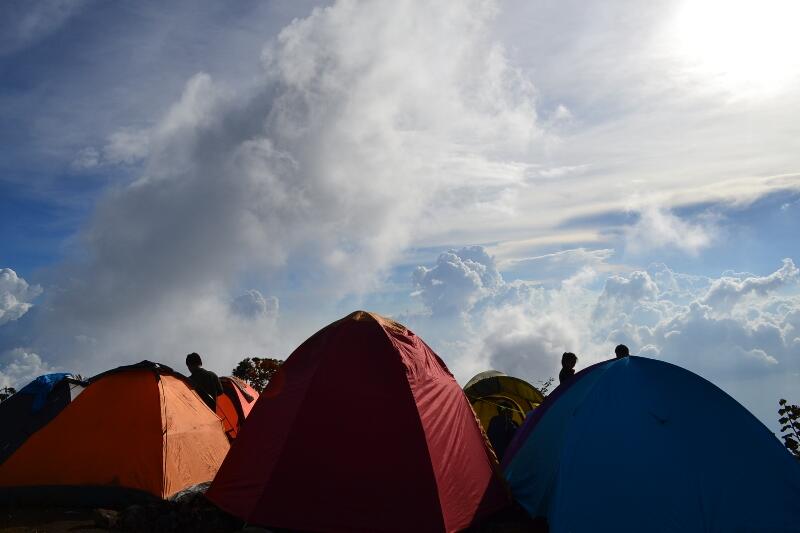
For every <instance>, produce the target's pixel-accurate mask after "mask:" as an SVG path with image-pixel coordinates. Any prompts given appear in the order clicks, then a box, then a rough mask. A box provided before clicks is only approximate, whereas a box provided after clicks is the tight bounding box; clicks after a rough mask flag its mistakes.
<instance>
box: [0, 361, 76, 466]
mask: <svg viewBox="0 0 800 533" xmlns="http://www.w3.org/2000/svg"><path fill="white" fill-rule="evenodd" d="M84 385H85V383H84V382H81V381H78V380H76V379H74V378H73V376H72V375H71V374H65V373H60V374H45V375H43V376H39V377H38V378H36V379H34V380H33V381H32V382H30V383H29V384H27V385H25V386H24V387H23V388H22V389H20V390H19V391H17V393H16V394H14V395H13V396H11V397H10V398H8V399H7V400H6V401H4V402H2V403H0V428H2V431H0V464H2V463H3V462H4V461H5V460H6V459H8V457H10V456H11V454H12V453H14V451H16V450H17V448H19V447H20V446H21V445H22V444H23V443H24V442H25V441H26V440H28V438H29V437H30V436H31V435H33V434H34V433H36V431H38V430H39V429H40V428H42V427H44V426H45V425H47V423H48V422H50V421H51V420H52V419H53V418H55V417H56V415H58V413H60V412H61V410H62V409H64V407H66V406H67V405H68V404H69V402H70V401H72V399H73V398H74V397H75V396H77V395H78V394H79V393H80V391H81V390H83V386H84Z"/></svg>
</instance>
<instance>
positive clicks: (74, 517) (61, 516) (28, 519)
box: [0, 507, 109, 533]
mask: <svg viewBox="0 0 800 533" xmlns="http://www.w3.org/2000/svg"><path fill="white" fill-rule="evenodd" d="M32 531H36V532H47V533H50V532H53V533H62V532H66V531H70V532H75V531H95V532H101V531H109V530H108V529H105V528H101V527H98V526H97V525H96V523H95V516H94V511H93V510H92V509H67V508H61V507H55V508H49V509H42V508H35V507H22V508H17V507H1V508H0V532H3V533H22V532H26V533H27V532H32Z"/></svg>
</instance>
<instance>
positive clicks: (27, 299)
mask: <svg viewBox="0 0 800 533" xmlns="http://www.w3.org/2000/svg"><path fill="white" fill-rule="evenodd" d="M41 292H42V289H41V287H39V286H38V285H33V286H30V285H28V282H27V281H25V280H24V279H22V278H20V277H19V276H17V273H16V272H14V271H13V270H11V269H10V268H3V269H0V326H2V325H3V324H5V323H7V322H11V321H12V320H17V319H19V318H20V317H22V315H24V314H25V313H27V312H28V310H29V309H30V308H31V307H32V306H33V304H32V303H31V301H32V300H33V299H34V298H36V297H37V296H39V294H41Z"/></svg>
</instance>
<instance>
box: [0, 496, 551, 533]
mask: <svg viewBox="0 0 800 533" xmlns="http://www.w3.org/2000/svg"><path fill="white" fill-rule="evenodd" d="M67 531H69V532H76V531H88V532H103V531H152V532H156V533H159V532H164V533H167V532H170V533H171V532H180V531H191V532H192V533H223V532H224V533H230V532H243V533H248V532H249V533H258V532H267V531H274V532H275V533H286V532H285V530H269V529H263V528H257V527H252V526H251V527H245V525H244V524H243V523H241V522H240V521H238V520H237V519H235V518H233V517H231V516H229V515H226V514H224V513H222V512H220V511H219V510H218V509H217V508H215V507H213V506H212V505H210V504H209V503H208V502H207V501H206V500H205V499H204V498H202V497H198V498H194V499H192V500H190V501H184V502H181V503H175V502H162V503H160V504H152V505H147V506H140V505H136V506H131V507H128V508H126V509H122V510H111V509H81V508H63V507H52V508H46V509H45V508H38V507H0V532H3V533H22V532H52V533H63V532H67ZM468 531H469V533H522V532H538V531H541V529H540V528H537V527H536V525H535V524H533V523H532V522H531V521H530V519H529V518H528V517H527V515H526V514H525V512H524V511H522V510H521V509H518V508H511V509H507V510H505V511H502V512H500V513H498V514H496V515H495V516H492V517H490V518H489V519H487V520H486V521H485V522H484V523H482V524H480V525H477V526H476V527H473V528H471V529H469V530H468Z"/></svg>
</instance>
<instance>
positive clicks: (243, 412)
mask: <svg viewBox="0 0 800 533" xmlns="http://www.w3.org/2000/svg"><path fill="white" fill-rule="evenodd" d="M219 380H220V382H221V383H222V394H220V395H219V396H217V416H218V417H220V418H221V419H222V425H223V427H224V428H225V433H227V435H228V437H229V438H231V439H235V438H236V436H237V435H238V434H239V430H240V429H241V427H242V424H243V423H244V419H245V418H247V415H249V414H250V410H251V409H252V408H253V406H254V405H255V403H256V400H258V393H257V392H256V390H255V389H254V388H253V387H251V386H250V385H248V384H247V383H246V382H244V381H242V380H241V379H239V378H235V377H229V376H223V377H221V378H219Z"/></svg>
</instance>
